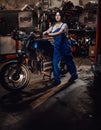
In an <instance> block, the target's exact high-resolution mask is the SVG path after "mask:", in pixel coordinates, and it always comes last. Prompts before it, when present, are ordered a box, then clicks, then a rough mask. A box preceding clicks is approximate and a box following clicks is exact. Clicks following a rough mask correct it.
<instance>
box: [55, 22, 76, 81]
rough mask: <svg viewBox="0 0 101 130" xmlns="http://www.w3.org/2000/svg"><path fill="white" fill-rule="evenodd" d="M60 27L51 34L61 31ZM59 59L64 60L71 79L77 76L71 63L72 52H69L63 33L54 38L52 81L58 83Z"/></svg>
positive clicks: (68, 44)
mask: <svg viewBox="0 0 101 130" xmlns="http://www.w3.org/2000/svg"><path fill="white" fill-rule="evenodd" d="M62 25H63V24H62ZM62 25H61V27H62ZM61 27H60V28H57V29H56V30H55V31H54V32H53V33H55V32H58V31H59V30H60V29H61ZM61 57H63V58H64V61H65V63H66V65H67V68H68V70H69V73H70V75H71V78H72V77H75V76H77V72H76V66H75V63H74V61H73V56H72V51H71V45H70V43H69V42H68V38H67V37H66V36H65V34H64V33H62V34H60V35H57V36H55V37H54V52H53V75H54V80H55V81H56V82H59V81H60V66H59V63H60V60H61Z"/></svg>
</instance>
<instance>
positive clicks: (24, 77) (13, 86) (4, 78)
mask: <svg viewBox="0 0 101 130" xmlns="http://www.w3.org/2000/svg"><path fill="white" fill-rule="evenodd" d="M17 69H19V68H18V65H17V62H9V63H7V64H6V65H4V66H3V68H2V69H1V72H0V79H1V85H2V86H3V87H4V88H5V89H7V90H10V91H16V90H21V89H24V88H25V87H26V86H27V85H28V83H29V71H28V69H27V67H26V66H25V65H21V68H20V71H19V73H18V74H16V71H17Z"/></svg>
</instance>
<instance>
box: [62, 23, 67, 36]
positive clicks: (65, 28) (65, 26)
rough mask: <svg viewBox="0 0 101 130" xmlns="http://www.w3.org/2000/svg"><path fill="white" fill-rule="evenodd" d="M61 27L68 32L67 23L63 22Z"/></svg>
mask: <svg viewBox="0 0 101 130" xmlns="http://www.w3.org/2000/svg"><path fill="white" fill-rule="evenodd" d="M61 28H62V29H64V32H65V33H66V34H68V25H67V24H66V23H64V24H63V25H62V27H61Z"/></svg>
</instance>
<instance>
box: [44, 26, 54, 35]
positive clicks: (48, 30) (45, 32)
mask: <svg viewBox="0 0 101 130" xmlns="http://www.w3.org/2000/svg"><path fill="white" fill-rule="evenodd" d="M51 31H52V27H50V28H49V29H47V30H46V31H44V32H43V35H45V34H49V33H50V32H51Z"/></svg>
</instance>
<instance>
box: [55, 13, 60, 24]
mask: <svg viewBox="0 0 101 130" xmlns="http://www.w3.org/2000/svg"><path fill="white" fill-rule="evenodd" d="M55 19H56V21H57V22H60V21H61V16H60V13H59V12H57V13H56V14H55Z"/></svg>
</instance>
